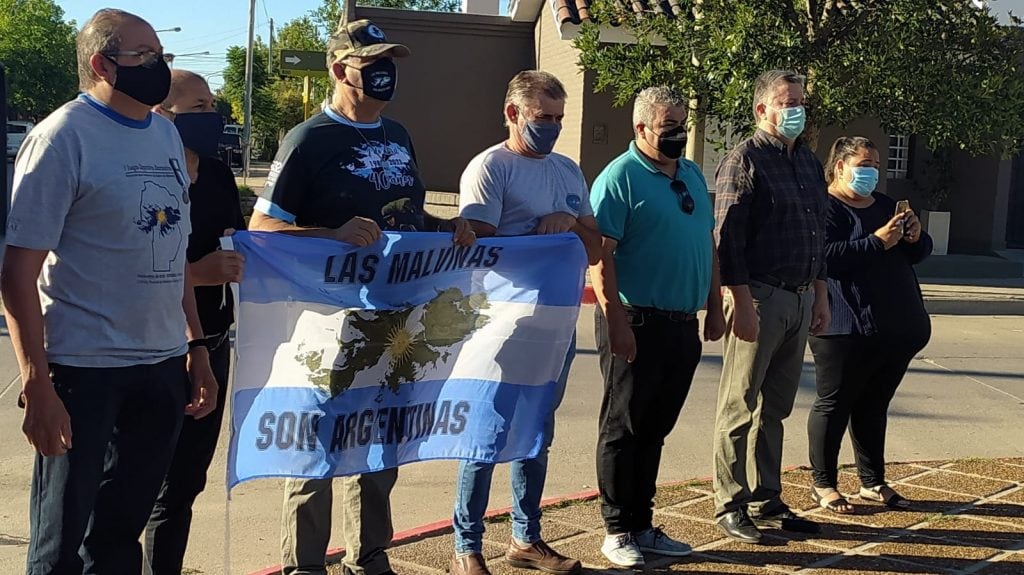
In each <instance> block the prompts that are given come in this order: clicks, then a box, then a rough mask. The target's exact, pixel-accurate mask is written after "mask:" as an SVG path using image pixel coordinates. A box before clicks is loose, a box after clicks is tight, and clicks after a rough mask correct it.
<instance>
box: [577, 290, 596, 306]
mask: <svg viewBox="0 0 1024 575" xmlns="http://www.w3.org/2000/svg"><path fill="white" fill-rule="evenodd" d="M580 303H581V304H583V305H594V304H596V303H597V295H596V294H595V293H594V288H593V287H591V286H587V287H585V288H583V299H582V300H580Z"/></svg>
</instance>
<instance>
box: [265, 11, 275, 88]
mask: <svg viewBox="0 0 1024 575" xmlns="http://www.w3.org/2000/svg"><path fill="white" fill-rule="evenodd" d="M267 52H268V53H267V76H269V77H271V78H273V77H274V19H273V18H271V19H270V46H269V49H268V50H267Z"/></svg>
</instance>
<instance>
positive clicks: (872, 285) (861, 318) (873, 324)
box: [807, 137, 932, 514]
mask: <svg viewBox="0 0 1024 575" xmlns="http://www.w3.org/2000/svg"><path fill="white" fill-rule="evenodd" d="M878 171H879V155H878V149H877V148H876V146H875V145H874V144H873V143H872V142H871V140H868V139H867V138H861V137H842V138H839V139H838V140H836V141H835V143H834V144H833V145H832V150H831V153H830V155H829V159H828V163H827V164H826V167H825V179H826V181H827V182H828V186H829V188H828V192H829V205H828V215H827V218H828V219H827V223H826V231H825V252H826V257H827V264H828V296H829V305H830V308H831V312H832V322H831V325H830V326H829V328H828V330H827V332H826V333H823V334H820V335H818V336H812V337H810V339H809V342H810V346H811V351H812V352H813V354H814V363H815V371H816V380H817V381H816V383H817V392H818V394H817V399H816V400H815V402H814V406H813V407H812V408H811V412H810V416H809V417H808V421H807V431H808V435H809V443H810V459H811V467H812V476H813V481H814V484H813V485H812V486H811V494H812V496H813V497H814V500H815V501H817V502H818V504H819V505H820V506H821V507H822V508H824V509H827V510H830V511H833V512H835V513H840V514H849V513H853V512H854V508H853V506H852V505H851V504H850V503H849V501H848V500H847V499H846V498H845V497H844V496H843V494H842V493H840V492H839V491H838V474H839V470H838V466H839V449H840V445H841V444H842V440H843V435H844V433H845V431H846V429H847V427H849V430H850V439H851V440H852V443H853V450H854V455H855V460H856V463H857V471H858V474H859V476H860V481H861V485H862V487H861V489H860V492H859V494H858V495H859V497H860V498H861V499H865V500H870V501H877V502H881V503H884V504H885V505H886V506H889V507H893V508H903V507H907V506H909V502H908V501H907V500H906V499H904V498H903V497H902V496H900V495H899V494H898V493H896V491H895V490H893V489H892V488H891V487H889V486H888V485H887V484H886V481H885V433H886V423H887V412H888V409H889V402H890V401H891V400H892V398H893V396H894V395H895V393H896V388H897V387H898V386H899V384H900V382H901V381H902V380H903V376H904V375H905V374H906V372H907V367H908V366H909V365H910V360H911V359H913V357H914V355H915V354H917V352H919V351H921V349H923V348H924V346H925V345H926V344H927V343H928V339H929V338H930V337H931V321H930V319H929V317H928V312H927V311H926V310H925V308H924V300H923V299H922V297H921V288H920V286H919V285H918V282H917V275H916V274H915V273H914V268H913V266H914V264H917V263H919V262H921V261H922V260H924V259H925V258H926V257H928V255H930V254H931V251H932V240H931V238H930V237H929V236H928V234H927V233H925V232H924V231H923V230H922V229H921V222H920V220H918V218H917V215H916V214H915V213H914V212H913V210H911V209H910V206H909V204H906V203H905V202H900V203H901V204H903V205H901V206H899V207H897V203H896V202H895V201H894V200H893V199H892V198H889V197H888V196H886V195H884V194H881V193H877V192H875V191H874V190H875V186H876V185H877V183H878Z"/></svg>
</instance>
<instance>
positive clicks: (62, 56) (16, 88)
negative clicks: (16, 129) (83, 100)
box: [0, 0, 78, 118]
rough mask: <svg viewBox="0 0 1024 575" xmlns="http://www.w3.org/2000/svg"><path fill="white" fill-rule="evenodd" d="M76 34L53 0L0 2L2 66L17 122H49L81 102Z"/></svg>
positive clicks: (9, 99)
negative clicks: (35, 119)
mask: <svg viewBox="0 0 1024 575" xmlns="http://www.w3.org/2000/svg"><path fill="white" fill-rule="evenodd" d="M75 34H76V32H75V27H74V25H73V24H71V23H68V22H65V21H64V11H63V10H62V9H61V8H60V7H59V6H57V4H56V3H54V2H53V0H0V62H2V63H3V64H4V67H5V68H6V69H7V82H8V84H7V85H8V92H7V97H8V106H9V111H8V115H9V116H10V117H11V118H29V117H33V116H38V117H42V116H46V115H47V114H49V113H50V112H52V111H53V110H54V109H56V108H57V107H58V106H60V105H61V104H63V103H64V102H66V101H68V100H70V99H71V98H73V97H74V96H75V92H76V90H77V87H78V70H77V64H76V60H75Z"/></svg>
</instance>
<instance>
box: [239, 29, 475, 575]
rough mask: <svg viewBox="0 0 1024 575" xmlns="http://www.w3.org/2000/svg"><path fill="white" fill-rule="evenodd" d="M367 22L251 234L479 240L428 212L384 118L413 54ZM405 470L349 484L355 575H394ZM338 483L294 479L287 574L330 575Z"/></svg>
mask: <svg viewBox="0 0 1024 575" xmlns="http://www.w3.org/2000/svg"><path fill="white" fill-rule="evenodd" d="M409 53H410V52H409V49H408V48H407V47H405V46H403V45H401V44H393V43H388V41H387V38H386V37H385V36H384V32H382V31H381V29H380V28H378V27H377V26H375V25H374V24H373V23H371V22H370V21H368V20H359V21H355V22H350V23H348V24H345V25H343V26H342V27H341V28H339V29H338V31H337V32H336V33H335V34H334V36H332V37H331V40H330V42H329V43H328V45H327V68H328V70H329V72H330V75H331V78H333V79H334V83H335V84H334V86H335V90H334V96H333V98H332V99H331V101H330V103H329V104H328V105H326V106H325V107H324V109H323V113H322V114H318V115H316V116H314V117H312V118H310V119H309V120H307V121H305V122H303V123H302V124H299V125H298V126H296V127H295V128H294V129H293V130H292V131H290V132H289V133H288V135H287V136H285V138H284V141H283V142H282V143H281V147H280V149H279V150H278V152H277V156H276V157H275V158H274V163H273V164H271V167H270V174H269V175H268V176H267V183H266V187H265V188H264V189H263V193H261V194H260V198H259V200H258V201H257V202H256V208H255V211H254V212H253V217H252V220H251V221H250V223H249V229H251V230H260V231H276V232H283V233H289V234H294V235H302V236H313V237H321V238H329V239H335V240H340V241H343V242H347V243H351V244H355V245H357V246H360V247H362V246H367V245H370V244H372V243H374V242H376V241H377V240H378V239H379V238H380V234H381V229H391V230H402V231H414V230H419V231H449V232H453V239H454V241H455V243H457V244H461V245H469V244H472V243H473V242H475V241H476V236H475V234H473V232H472V230H471V229H470V227H469V225H468V224H467V223H466V221H465V220H463V219H461V218H456V219H454V220H442V219H438V218H435V217H432V216H430V215H429V214H427V213H425V212H424V211H423V203H424V198H425V195H426V191H425V189H424V187H423V183H422V182H421V181H420V177H419V170H418V169H417V166H416V154H415V152H414V151H413V146H412V140H411V139H410V138H409V133H408V132H406V130H405V128H404V127H402V125H401V124H399V123H398V122H395V121H394V120H391V119H388V118H383V117H381V112H382V111H383V110H384V108H385V106H387V103H388V102H389V101H390V100H391V98H392V96H393V95H394V91H395V82H396V78H397V72H396V67H395V62H394V58H402V57H405V56H408V55H409ZM397 478H398V470H397V469H387V470H384V471H379V472H375V473H367V474H364V475H355V476H349V477H343V478H340V479H339V480H338V483H339V489H340V491H341V493H340V494H339V495H340V497H341V498H342V512H341V521H342V532H343V537H344V547H345V550H346V551H345V559H344V564H343V565H344V569H345V572H346V573H349V574H352V575H385V574H387V573H391V572H392V571H391V566H390V564H389V562H388V558H387V554H386V553H385V550H386V549H387V547H388V545H390V543H391V537H392V535H393V529H392V526H391V505H390V497H391V490H392V488H393V487H394V485H395V481H396V479H397ZM332 499H333V484H332V480H331V479H312V480H307V479H289V480H288V481H287V482H286V483H285V502H284V509H283V512H282V526H281V530H282V545H281V546H282V555H283V561H282V562H283V569H282V572H283V573H284V574H285V575H297V574H303V575H308V574H315V575H323V574H325V573H326V568H325V566H324V555H325V554H326V551H327V545H328V542H329V540H330V536H331V502H332Z"/></svg>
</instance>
